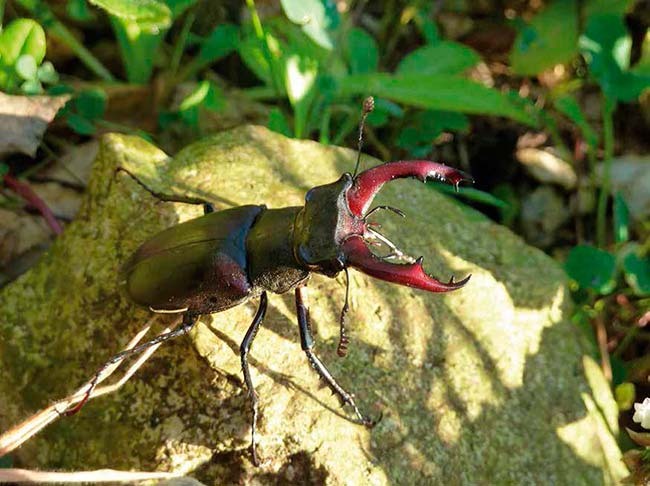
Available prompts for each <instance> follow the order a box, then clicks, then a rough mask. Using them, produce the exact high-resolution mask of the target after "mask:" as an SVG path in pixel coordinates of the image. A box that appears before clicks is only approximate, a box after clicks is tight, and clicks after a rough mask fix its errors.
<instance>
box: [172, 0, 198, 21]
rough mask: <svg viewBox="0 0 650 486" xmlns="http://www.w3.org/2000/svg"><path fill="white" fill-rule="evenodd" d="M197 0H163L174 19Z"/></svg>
mask: <svg viewBox="0 0 650 486" xmlns="http://www.w3.org/2000/svg"><path fill="white" fill-rule="evenodd" d="M197 1H198V0H165V5H167V7H169V10H170V11H171V13H172V18H174V19H175V18H177V17H178V16H179V15H180V14H182V13H183V12H185V10H187V9H188V8H190V7H191V6H192V5H194V4H195V3H196V2H197Z"/></svg>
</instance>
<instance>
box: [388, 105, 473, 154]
mask: <svg viewBox="0 0 650 486" xmlns="http://www.w3.org/2000/svg"><path fill="white" fill-rule="evenodd" d="M468 128H469V120H468V119H467V117H466V116H465V115H463V114H462V113H458V112H454V111H437V110H426V111H421V112H419V113H416V114H415V115H414V116H413V117H412V119H411V120H410V121H409V123H408V124H407V125H406V126H405V127H404V128H403V129H402V131H401V132H400V134H399V136H398V138H397V145H398V146H399V147H401V148H403V149H405V150H407V151H408V152H409V153H410V154H411V155H414V156H416V157H424V156H426V155H427V153H429V152H430V151H431V146H432V144H433V141H434V140H435V139H436V138H437V137H438V136H439V135H440V134H442V133H443V132H444V131H446V130H450V131H465V130H467V129H468Z"/></svg>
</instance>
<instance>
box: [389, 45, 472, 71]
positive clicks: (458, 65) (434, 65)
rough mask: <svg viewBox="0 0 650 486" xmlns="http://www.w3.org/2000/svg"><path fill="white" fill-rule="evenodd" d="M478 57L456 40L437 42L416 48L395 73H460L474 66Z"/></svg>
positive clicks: (403, 60)
mask: <svg viewBox="0 0 650 486" xmlns="http://www.w3.org/2000/svg"><path fill="white" fill-rule="evenodd" d="M480 60H481V59H480V57H479V56H478V54H476V53H475V52H474V51H473V50H472V49H470V48H469V47H465V46H463V45H462V44H458V43H456V42H448V41H444V42H438V43H436V44H433V45H427V46H423V47H420V48H419V49H416V50H415V51H413V52H411V53H410V54H408V55H407V56H406V57H405V58H404V59H402V61H401V62H400V63H399V65H398V66H397V70H396V73H397V74H462V73H463V72H465V71H466V70H467V69H469V68H471V67H473V66H475V65H476V64H477V63H478V62H479V61H480Z"/></svg>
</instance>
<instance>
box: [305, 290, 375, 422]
mask: <svg viewBox="0 0 650 486" xmlns="http://www.w3.org/2000/svg"><path fill="white" fill-rule="evenodd" d="M305 290H306V288H305V287H298V288H296V313H297V314H298V327H299V329H300V345H301V346H302V350H303V351H304V352H305V354H306V355H307V359H308V360H309V364H310V365H311V367H312V368H314V370H316V373H318V376H320V377H321V378H322V379H323V381H325V383H326V384H327V386H328V387H329V388H330V390H332V392H333V393H336V394H337V395H338V396H339V398H340V399H341V400H342V401H343V403H346V404H348V405H350V406H351V407H352V409H353V410H354V413H355V414H356V416H357V419H358V421H359V423H361V424H362V425H365V426H366V427H373V426H374V425H376V424H377V422H378V419H376V420H373V419H370V418H368V417H366V416H364V415H363V414H362V413H361V412H360V411H359V407H357V404H356V403H355V401H354V395H352V394H351V393H348V392H347V391H345V389H344V388H343V387H342V386H341V385H339V384H338V382H337V381H336V379H335V378H334V377H333V376H332V374H331V373H330V372H329V370H328V369H327V368H326V367H325V365H324V364H323V363H322V361H321V360H320V359H318V356H316V355H315V354H314V352H313V351H312V348H313V347H314V337H313V336H312V333H311V325H310V323H309V308H308V307H307V304H306V297H307V296H306V292H305Z"/></svg>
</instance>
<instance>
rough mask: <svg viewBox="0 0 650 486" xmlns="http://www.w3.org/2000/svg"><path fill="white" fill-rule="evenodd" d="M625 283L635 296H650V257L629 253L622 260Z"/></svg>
mask: <svg viewBox="0 0 650 486" xmlns="http://www.w3.org/2000/svg"><path fill="white" fill-rule="evenodd" d="M623 273H624V275H625V281H626V282H627V283H628V284H629V285H630V287H632V289H633V290H634V292H635V293H636V294H637V295H649V294H650V257H648V256H644V257H641V256H639V255H638V254H637V253H636V252H634V251H633V252H630V253H628V255H627V256H626V257H625V259H624V260H623Z"/></svg>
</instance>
